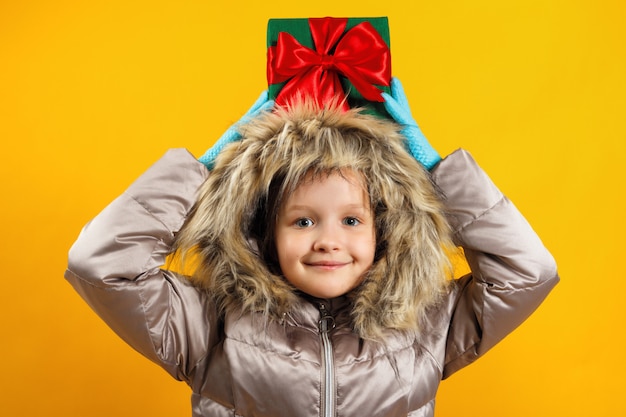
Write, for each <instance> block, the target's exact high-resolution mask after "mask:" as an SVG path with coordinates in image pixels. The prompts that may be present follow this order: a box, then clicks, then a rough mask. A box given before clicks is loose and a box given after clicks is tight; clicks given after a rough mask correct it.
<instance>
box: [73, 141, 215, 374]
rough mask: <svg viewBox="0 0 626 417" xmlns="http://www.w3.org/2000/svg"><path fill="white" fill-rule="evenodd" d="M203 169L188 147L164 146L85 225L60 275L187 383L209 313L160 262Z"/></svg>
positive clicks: (201, 298) (200, 297)
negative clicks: (161, 153)
mask: <svg viewBox="0 0 626 417" xmlns="http://www.w3.org/2000/svg"><path fill="white" fill-rule="evenodd" d="M207 174H208V172H207V170H206V169H205V168H204V166H203V165H202V164H200V163H198V162H197V161H196V160H195V158H194V157H193V156H192V155H190V154H189V153H188V152H187V151H185V150H183V149H176V150H171V151H169V152H168V153H167V154H166V155H165V156H164V157H163V158H162V159H160V160H159V161H158V162H156V163H155V164H154V165H153V166H152V167H151V168H150V169H148V171H147V172H145V173H144V174H143V175H142V176H141V177H140V178H139V179H138V180H136V181H135V182H134V183H133V184H132V185H131V186H130V187H129V188H128V190H126V192H124V193H123V194H122V195H121V196H120V197H118V198H117V199H116V200H114V201H113V202H112V203H111V204H110V205H109V206H108V207H106V208H105V209H104V210H103V211H102V212H101V213H100V214H99V215H98V216H97V217H96V218H94V219H93V220H92V221H91V222H90V223H88V224H87V225H86V226H85V227H84V229H83V230H82V232H81V233H80V235H79V237H78V239H77V240H76V242H75V243H74V245H73V246H72V248H71V249H70V253H69V262H68V268H67V270H66V272H65V277H66V279H67V280H68V281H69V282H70V283H71V284H72V285H73V286H74V288H75V289H76V291H78V293H79V294H80V295H81V296H82V297H83V298H84V299H85V301H87V303H88V304H89V305H90V306H91V308H93V310H94V311H95V312H96V313H97V314H98V315H99V316H100V317H102V319H103V320H104V321H105V322H106V323H107V324H108V325H109V326H110V327H111V328H112V329H113V330H114V331H115V332H116V333H117V334H119V336H121V337H122V338H123V339H124V340H125V341H126V342H128V343H129V344H130V345H131V346H133V347H134V348H135V349H137V350H138V351H139V352H140V353H142V354H143V355H145V356H147V357H148V358H150V359H151V360H153V361H154V362H156V363H158V364H159V365H161V366H163V367H164V368H165V369H166V370H167V371H168V372H169V373H170V374H171V375H172V376H174V377H175V378H177V379H181V380H186V381H188V382H189V381H190V378H192V373H193V369H194V364H195V363H197V362H198V361H199V360H201V359H202V358H203V357H204V356H205V355H206V353H207V351H208V350H209V349H210V343H211V340H214V339H215V337H208V338H207V334H209V335H213V336H215V335H214V333H215V331H216V330H215V329H214V328H213V327H215V326H212V324H211V323H214V322H215V317H214V316H215V315H214V313H213V311H214V310H213V309H212V307H211V305H210V304H209V301H208V299H207V297H206V296H205V295H204V294H203V293H202V292H200V291H198V290H197V289H196V288H195V287H193V286H191V285H189V284H188V283H186V281H185V280H180V279H179V278H178V277H177V276H176V275H175V274H174V273H172V272H169V271H165V270H162V269H161V266H162V265H163V264H164V262H165V259H166V256H167V254H168V253H169V252H170V249H171V244H172V242H173V239H174V235H175V233H176V232H177V231H178V230H179V229H180V227H181V226H182V224H183V222H184V220H185V218H186V216H187V213H188V212H189V210H190V209H191V207H192V205H193V204H194V202H195V199H196V191H197V189H198V187H199V186H200V185H201V184H202V183H203V182H204V180H205V178H206V176H207Z"/></svg>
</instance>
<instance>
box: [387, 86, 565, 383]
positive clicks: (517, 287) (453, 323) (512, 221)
mask: <svg viewBox="0 0 626 417" xmlns="http://www.w3.org/2000/svg"><path fill="white" fill-rule="evenodd" d="M391 87H392V90H391V93H392V94H391V95H386V94H385V95H384V96H385V106H386V108H387V110H388V112H389V114H390V115H392V117H393V118H394V119H395V120H396V122H398V123H399V124H400V125H401V126H402V129H403V130H402V133H403V134H404V136H405V137H406V140H407V141H406V146H407V149H408V150H409V152H410V153H411V154H412V155H413V156H414V157H415V159H416V160H417V161H418V162H420V163H421V164H422V166H424V168H426V169H427V170H429V171H431V174H432V178H433V181H434V182H435V184H436V185H437V187H438V188H439V189H440V190H441V191H442V192H443V195H444V196H445V205H446V211H447V213H446V214H447V217H448V220H449V222H450V225H451V226H452V230H453V232H454V238H455V242H456V243H457V244H458V245H459V246H461V247H462V248H463V250H464V253H465V257H466V258H467V261H468V263H469V266H470V269H471V271H472V272H471V274H469V275H467V276H465V277H463V278H461V279H460V280H458V281H456V282H455V283H454V286H453V289H452V294H451V296H450V297H449V298H448V303H447V304H446V305H445V306H443V307H442V308H441V309H440V310H439V311H438V317H435V318H434V320H433V325H434V326H438V327H439V329H438V332H435V333H438V334H444V335H446V340H445V346H442V345H439V344H437V345H435V344H434V345H433V346H431V347H430V348H431V349H433V350H434V351H436V352H433V353H434V354H435V356H437V357H438V358H439V360H440V361H441V366H442V372H443V377H444V378H445V377H447V376H449V375H450V374H452V373H453V372H455V371H457V370H459V369H461V368H462V367H464V366H466V365H467V364H469V363H471V362H473V361H474V360H476V358H478V357H479V356H481V355H483V354H484V353H485V352H486V351H487V350H489V349H490V348H491V347H493V346H494V345H495V344H496V343H498V342H499V341H500V340H502V339H503V338H504V337H505V336H506V335H507V334H509V333H510V332H511V331H513V330H514V329H515V328H516V327H517V326H519V325H520V324H521V323H522V322H523V321H524V320H525V319H526V318H527V317H528V316H529V315H530V314H531V313H532V312H533V311H534V310H535V309H536V308H537V307H538V306H539V304H541V302H542V301H543V300H544V298H545V297H546V296H547V295H548V293H549V292H550V290H551V289H552V288H553V287H554V286H555V285H556V283H557V282H558V281H559V277H558V275H557V271H556V264H555V262H554V259H553V258H552V255H550V253H549V252H548V250H547V249H546V248H545V247H544V245H543V243H542V242H541V240H540V239H539V237H538V236H537V234H536V233H535V232H534V231H533V229H532V228H531V226H530V225H529V224H528V222H527V221H526V219H525V218H524V217H523V216H522V214H521V213H520V212H519V211H518V210H517V208H516V207H515V206H514V205H513V204H512V203H511V202H510V201H509V200H508V199H507V198H506V197H505V196H504V195H503V194H502V193H501V192H500V190H498V188H497V187H496V186H495V185H494V183H493V182H492V181H491V179H490V178H489V177H488V176H487V174H485V172H484V171H483V170H482V169H481V168H480V167H479V166H478V165H477V164H476V162H475V161H474V159H473V158H472V157H471V155H470V154H469V153H468V152H466V151H463V150H459V151H456V152H454V153H452V154H451V155H449V156H448V157H447V158H445V159H444V160H441V158H440V157H439V154H438V153H437V152H436V151H435V150H434V149H433V147H432V146H431V145H430V143H429V142H428V140H427V139H426V138H425V137H424V135H423V134H422V132H421V130H420V128H419V127H418V126H417V123H416V122H415V120H414V119H413V117H412V116H411V112H410V109H409V105H408V101H407V99H406V96H405V95H404V91H403V89H402V86H401V84H400V82H399V81H398V80H397V79H394V80H393V82H392V86H391ZM442 323H443V324H442Z"/></svg>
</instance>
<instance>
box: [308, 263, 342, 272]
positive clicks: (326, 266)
mask: <svg viewBox="0 0 626 417" xmlns="http://www.w3.org/2000/svg"><path fill="white" fill-rule="evenodd" d="M306 265H307V266H310V267H313V268H316V269H321V270H325V271H333V270H335V269H339V268H342V267H344V266H346V265H348V262H330V261H328V262H311V263H307V264H306Z"/></svg>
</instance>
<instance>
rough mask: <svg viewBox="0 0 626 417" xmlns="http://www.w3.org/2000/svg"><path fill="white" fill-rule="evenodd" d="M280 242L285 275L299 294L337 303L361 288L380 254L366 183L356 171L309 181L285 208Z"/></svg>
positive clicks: (279, 225)
mask: <svg viewBox="0 0 626 417" xmlns="http://www.w3.org/2000/svg"><path fill="white" fill-rule="evenodd" d="M275 239H276V240H275V243H276V250H277V254H278V261H279V264H280V268H281V270H282V273H283V275H284V276H285V278H286V279H287V281H289V282H290V283H291V284H292V285H293V286H295V287H296V288H298V289H299V290H301V291H304V292H305V293H307V294H310V295H312V296H314V297H319V298H333V297H338V296H340V295H343V294H346V293H347V292H349V291H350V290H352V289H353V288H355V287H356V286H357V285H358V284H359V283H360V282H361V280H362V279H363V276H364V274H365V272H366V271H367V270H368V269H369V268H370V267H371V266H372V263H373V262H374V253H375V248H376V232H375V225H374V216H373V213H372V209H371V207H370V204H369V198H368V195H367V191H366V189H365V187H364V185H363V178H362V177H360V176H359V175H358V174H356V173H355V172H353V171H345V172H343V173H341V174H338V173H333V174H330V175H329V176H323V177H320V178H310V177H309V178H306V179H305V181H304V182H303V183H302V184H301V185H299V186H298V187H297V188H296V190H295V191H294V192H293V194H291V195H290V196H289V197H288V198H286V199H285V200H284V202H283V203H282V205H281V207H280V209H279V213H278V221H277V222H276V229H275Z"/></svg>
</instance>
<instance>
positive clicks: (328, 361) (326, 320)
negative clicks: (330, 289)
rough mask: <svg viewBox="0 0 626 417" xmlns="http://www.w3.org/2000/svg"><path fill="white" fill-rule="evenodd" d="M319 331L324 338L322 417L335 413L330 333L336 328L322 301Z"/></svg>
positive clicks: (333, 319)
mask: <svg viewBox="0 0 626 417" xmlns="http://www.w3.org/2000/svg"><path fill="white" fill-rule="evenodd" d="M319 309H320V321H319V331H320V336H321V339H322V386H321V391H322V392H321V395H322V404H321V413H320V415H321V416H322V417H333V416H334V415H335V364H334V360H333V345H332V344H331V343H330V338H329V337H328V333H329V332H330V331H331V330H332V329H334V328H335V318H334V317H333V316H332V315H331V314H330V312H329V311H328V309H327V308H326V305H325V304H323V303H320V305H319Z"/></svg>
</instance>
